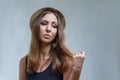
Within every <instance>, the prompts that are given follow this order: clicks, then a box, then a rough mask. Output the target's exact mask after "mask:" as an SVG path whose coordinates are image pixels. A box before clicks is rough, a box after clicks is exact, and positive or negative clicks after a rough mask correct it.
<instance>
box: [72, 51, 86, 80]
mask: <svg viewBox="0 0 120 80" xmlns="http://www.w3.org/2000/svg"><path fill="white" fill-rule="evenodd" d="M84 58H85V53H84V51H81V52H80V53H79V54H75V55H73V62H72V64H73V65H72V73H71V78H70V80H79V78H80V74H81V70H82V66H83V63H84Z"/></svg>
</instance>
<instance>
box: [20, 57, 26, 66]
mask: <svg viewBox="0 0 120 80" xmlns="http://www.w3.org/2000/svg"><path fill="white" fill-rule="evenodd" d="M25 62H26V56H24V57H22V58H21V59H20V61H19V64H20V65H25Z"/></svg>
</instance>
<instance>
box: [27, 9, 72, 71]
mask: <svg viewBox="0 0 120 80" xmlns="http://www.w3.org/2000/svg"><path fill="white" fill-rule="evenodd" d="M38 11H39V15H38V16H37V17H36V20H35V21H34V24H32V25H33V26H31V23H32V22H33V21H32V17H33V16H34V15H35V13H34V15H33V16H32V17H31V20H30V27H31V31H32V39H31V45H30V51H29V54H28V55H27V63H28V64H27V71H28V72H30V73H33V72H35V71H36V70H37V68H38V66H39V60H40V55H41V54H40V47H41V42H40V40H39V25H40V20H41V18H42V17H43V16H45V15H46V14H48V13H53V14H54V15H55V16H56V17H57V20H58V31H57V35H56V38H55V40H54V41H53V42H52V43H51V44H52V45H51V49H50V55H51V59H52V69H53V71H56V70H57V71H61V72H64V71H65V70H66V68H67V59H68V58H69V59H72V53H71V52H70V51H69V49H68V48H67V47H66V45H65V37H64V32H63V29H64V27H65V24H66V23H65V19H64V16H63V15H62V13H61V12H60V11H58V10H57V9H54V8H50V7H46V8H42V9H40V10H38Z"/></svg>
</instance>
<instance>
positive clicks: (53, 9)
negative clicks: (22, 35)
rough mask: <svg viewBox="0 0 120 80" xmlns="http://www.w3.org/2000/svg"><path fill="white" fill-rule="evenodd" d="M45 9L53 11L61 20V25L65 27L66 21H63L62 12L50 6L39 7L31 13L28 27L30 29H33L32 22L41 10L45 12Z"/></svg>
mask: <svg viewBox="0 0 120 80" xmlns="http://www.w3.org/2000/svg"><path fill="white" fill-rule="evenodd" d="M45 11H50V12H53V13H56V14H57V15H58V16H59V17H60V20H61V23H62V26H63V29H64V28H65V26H66V21H65V18H64V16H63V14H62V13H61V12H60V11H59V10H57V9H55V8H51V7H44V8H41V9H38V10H37V11H36V12H35V13H33V15H32V16H31V18H30V29H31V31H32V30H33V28H34V23H35V21H36V19H37V18H38V17H39V16H40V14H41V13H42V12H45Z"/></svg>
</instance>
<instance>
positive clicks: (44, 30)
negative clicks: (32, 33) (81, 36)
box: [39, 13, 58, 43]
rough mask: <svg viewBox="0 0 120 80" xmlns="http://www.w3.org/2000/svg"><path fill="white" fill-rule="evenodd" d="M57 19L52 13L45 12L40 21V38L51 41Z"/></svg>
mask: <svg viewBox="0 0 120 80" xmlns="http://www.w3.org/2000/svg"><path fill="white" fill-rule="evenodd" d="M57 27H58V20H57V18H56V16H55V15H54V14H53V13H49V14H46V15H45V16H44V17H42V19H41V21H40V28H39V29H40V31H39V32H40V34H39V35H40V40H41V41H42V42H43V43H51V42H52V41H53V40H54V39H55V37H56V34H57Z"/></svg>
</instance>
